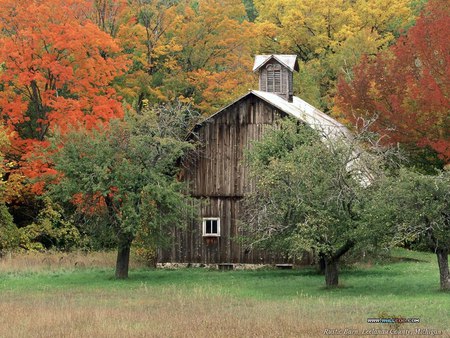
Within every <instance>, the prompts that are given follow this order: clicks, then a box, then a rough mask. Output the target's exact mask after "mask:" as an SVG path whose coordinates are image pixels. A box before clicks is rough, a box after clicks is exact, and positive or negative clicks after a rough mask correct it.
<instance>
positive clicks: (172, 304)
mask: <svg viewBox="0 0 450 338" xmlns="http://www.w3.org/2000/svg"><path fill="white" fill-rule="evenodd" d="M392 261H393V262H391V263H388V264H375V265H371V266H369V265H365V266H356V267H349V268H345V269H343V271H341V273H340V283H341V287H339V288H337V289H325V288H324V287H323V285H324V278H323V276H319V275H317V274H316V273H315V272H314V270H312V269H307V268H305V269H299V270H258V271H213V270H203V269H180V270H145V269H136V270H133V271H131V272H130V278H129V279H128V280H125V281H124V280H115V279H114V278H113V277H112V276H113V273H114V272H113V270H112V269H105V268H95V269H90V268H86V269H65V270H64V269H61V270H56V271H48V272H46V271H38V272H26V271H22V272H1V271H0V294H1V295H2V296H1V297H2V299H3V300H6V301H7V303H9V304H10V305H11V308H10V309H9V311H10V312H14V311H21V309H22V307H21V306H23V307H25V306H27V305H26V303H27V302H28V303H29V302H31V303H32V304H35V306H37V307H38V308H39V307H41V308H42V309H43V311H49V313H50V312H51V315H50V317H49V318H47V319H48V320H49V322H50V323H52V322H53V321H54V323H53V324H52V325H53V327H58V321H63V322H64V320H63V319H58V318H59V317H58V316H60V314H58V313H53V312H52V304H53V305H54V304H56V303H57V302H61V301H62V302H63V303H64V302H65V301H67V302H69V304H70V306H69V308H63V309H62V310H61V311H60V312H61V313H66V312H67V311H68V312H70V311H75V310H76V311H79V312H80V318H81V319H80V321H86V320H88V319H89V318H88V317H86V318H85V317H84V316H83V311H84V310H83V309H86V311H89V312H92V311H94V312H96V311H97V312H98V311H100V312H99V313H101V314H100V315H99V318H103V316H111V313H110V314H109V315H108V314H107V313H108V311H110V310H111V309H114V308H116V309H117V308H122V309H123V311H124V315H125V316H129V319H127V322H126V323H124V324H123V325H125V326H126V330H127V331H126V332H127V333H128V335H131V336H134V335H136V336H139V335H141V333H142V332H147V334H148V335H149V336H152V335H154V336H159V334H158V333H157V332H153V331H152V330H153V329H155V326H156V327H158V325H159V326H161V325H162V326H161V328H160V329H161V330H163V331H164V332H167V333H168V335H169V336H170V335H171V336H190V335H189V334H188V333H189V332H191V331H186V330H185V329H183V327H178V326H177V325H176V323H177V322H183V321H185V322H188V323H189V322H195V321H200V322H201V323H204V324H205V325H206V327H208V325H213V324H214V323H212V322H210V321H209V319H210V318H209V317H210V312H212V311H216V314H215V315H217V316H218V318H219V321H220V320H222V322H223V324H220V325H225V323H227V322H228V320H229V321H230V323H231V322H235V323H240V326H239V327H238V328H236V327H234V328H233V330H234V331H233V330H231V329H230V328H229V327H222V330H221V329H220V325H219V324H218V326H219V329H216V330H215V331H213V332H215V333H216V334H212V335H216V336H226V335H228V334H227V332H229V330H231V331H230V332H231V334H230V335H231V336H242V335H244V336H252V335H253V333H255V336H261V335H262V336H266V335H269V336H270V335H271V331H270V327H267V328H266V325H268V323H270V322H271V321H272V320H275V319H276V318H277V321H276V322H274V323H281V324H279V325H283V328H278V329H277V331H276V332H278V334H275V332H273V333H274V334H273V336H291V335H293V336H302V335H303V334H304V335H305V336H307V335H309V334H318V333H321V332H322V333H323V329H326V328H342V327H345V328H356V329H358V330H362V329H365V328H367V329H373V328H377V329H378V328H382V326H381V324H367V323H366V321H367V318H369V317H379V316H380V315H381V314H385V315H392V316H403V317H415V318H420V320H421V323H420V324H403V325H402V328H404V329H413V330H415V329H416V328H418V327H420V328H428V329H439V330H446V329H447V328H449V327H450V294H449V293H443V292H440V291H439V276H438V270H437V264H436V262H435V257H434V255H432V254H425V253H416V252H410V251H406V250H396V251H394V258H393V259H392ZM21 304H22V305H21ZM1 305H2V304H1V301H0V310H2V313H5V312H3V311H8V307H5V308H4V309H2V308H1ZM56 307H58V306H56ZM71 309H72V310H71ZM65 311H66V312H65ZM127 311H128V312H127ZM165 311H167V316H168V317H169V318H170V317H171V316H172V315H171V313H172V314H173V316H175V317H177V316H178V317H179V321H178V320H177V318H174V321H173V322H172V323H171V324H170V325H169V324H167V325H169V326H167V325H165V324H164V325H163V324H161V321H162V322H164V321H165V320H167V319H162V318H166V315H165ZM136 313H140V314H142V313H144V314H146V315H145V316H144V317H145V318H144V317H142V318H141V317H139V316H137V315H136ZM160 316H162V317H161V318H160ZM235 316H238V317H236V318H235ZM149 317H150V318H153V320H154V321H155V322H153V321H152V320H149ZM51 318H53V320H52V319H51ZM126 318H128V317H126ZM158 318H159V319H158ZM123 320H124V321H125V319H123ZM211 320H212V319H211ZM259 320H261V322H259ZM296 320H298V321H303V322H306V323H307V324H300V323H297V322H296ZM280 321H281V322H280ZM100 322H102V323H103V322H104V319H102V320H100V319H99V320H98V323H97V322H95V323H93V324H92V326H89V325H88V326H87V327H88V328H90V329H89V330H94V331H89V330H87V331H83V329H82V327H80V328H79V330H81V331H76V329H73V330H75V331H73V332H76V334H77V335H80V334H81V335H84V334H85V336H89V335H92V334H99V332H110V334H111V335H113V336H114V335H116V334H117V335H120V334H122V333H123V332H122V333H121V331H120V330H121V328H120V327H116V328H113V327H112V326H109V327H108V329H110V330H113V331H101V330H100V329H99V328H98V327H97V326H98V325H100V324H99V323H100ZM215 322H217V319H216V320H215ZM114 323H115V324H117V323H121V321H120V320H118V321H114ZM114 323H112V324H111V325H113V326H114V325H115V324H114ZM151 323H153V324H151ZM1 324H2V320H1V319H0V336H2V337H3V336H8V332H2V328H1V327H2V325H1ZM3 324H9V327H10V328H11V327H12V324H11V322H6V320H5V322H4V323H3ZM150 324H151V328H152V329H150ZM16 325H19V324H16ZM49 325H50V324H49ZM147 325H149V326H147ZM258 325H259V326H258ZM273 325H278V324H273ZM273 325H272V326H273ZM305 325H306V326H305ZM384 327H388V326H384ZM241 328H242V330H241V331H239V329H241ZM256 328H261V330H262V331H261V332H260V334H258V332H259V331H258V330H257V329H256ZM97 329H98V330H99V331H96V330H97ZM191 329H192V328H191ZM24 330H25V328H24ZM130 330H131V331H130ZM196 330H197V331H196ZM203 330H205V328H204V327H201V328H198V327H197V329H194V331H192V336H209V335H211V334H210V333H211V332H209V331H203ZM227 330H228V331H227ZM236 330H237V331H236ZM248 330H256V331H252V332H253V333H252V334H251V335H250V334H249V335H247V334H246V333H249V332H248ZM280 330H281V331H280ZM314 330H316V331H314ZM23 332H25V334H24V335H19V336H26V332H27V331H26V330H25V331H23ZM130 332H131V334H129V333H130ZM158 332H159V331H158ZM208 332H209V333H208ZM233 332H234V333H235V335H233ZM221 333H222V334H221ZM307 333H308V334H307ZM147 334H144V335H147ZM279 334H280V335H279ZM445 334H450V331H444V335H445ZM12 336H14V335H12ZM161 336H166V335H165V334H162V335H161Z"/></svg>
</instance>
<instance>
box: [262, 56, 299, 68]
mask: <svg viewBox="0 0 450 338" xmlns="http://www.w3.org/2000/svg"><path fill="white" fill-rule="evenodd" d="M272 59H274V60H276V61H278V62H279V63H281V64H282V65H284V66H285V67H287V68H289V69H290V70H291V71H292V72H293V71H294V70H296V71H298V70H299V68H298V62H297V55H285V54H271V55H255V63H254V64H253V71H254V72H256V71H257V70H258V69H259V68H261V67H262V66H264V65H265V64H266V63H267V62H269V61H270V60H272Z"/></svg>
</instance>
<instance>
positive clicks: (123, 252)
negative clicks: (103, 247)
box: [116, 239, 131, 279]
mask: <svg viewBox="0 0 450 338" xmlns="http://www.w3.org/2000/svg"><path fill="white" fill-rule="evenodd" d="M130 248H131V240H128V239H127V240H123V241H119V247H118V250H117V261H116V278H118V279H126V278H128V266H129V264H130Z"/></svg>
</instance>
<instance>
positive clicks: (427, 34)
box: [336, 0, 450, 163]
mask: <svg viewBox="0 0 450 338" xmlns="http://www.w3.org/2000/svg"><path fill="white" fill-rule="evenodd" d="M449 36H450V6H448V2H447V1H445V0H431V1H430V2H429V3H428V5H427V6H426V8H425V9H424V11H423V12H422V13H421V15H420V17H419V18H418V20H417V22H416V24H415V26H413V27H412V28H411V29H410V30H409V31H408V32H407V34H406V35H404V36H402V37H400V38H399V40H398V41H397V43H396V44H395V45H394V46H392V47H391V48H390V49H389V50H387V51H385V52H382V53H380V54H378V55H377V57H376V58H375V59H370V58H368V57H364V58H363V59H362V61H361V63H360V64H359V65H358V66H357V67H355V68H354V74H353V75H354V77H353V80H352V81H351V82H349V83H347V82H346V81H345V80H343V79H341V80H340V81H339V84H338V95H337V96H336V111H337V113H338V114H340V115H343V116H344V117H345V118H346V119H347V120H349V121H351V122H353V123H356V121H357V120H358V118H360V117H364V118H373V117H376V118H377V120H376V121H375V123H374V124H373V127H374V128H375V130H376V131H378V132H380V133H382V134H386V135H388V136H389V139H388V140H389V142H391V143H397V142H399V143H403V144H406V145H415V146H418V147H430V148H431V149H433V150H434V151H435V152H436V153H437V154H438V155H439V157H440V158H441V159H442V160H443V161H444V162H446V163H448V162H449V161H450V137H449V135H450V43H449V39H448V37H449Z"/></svg>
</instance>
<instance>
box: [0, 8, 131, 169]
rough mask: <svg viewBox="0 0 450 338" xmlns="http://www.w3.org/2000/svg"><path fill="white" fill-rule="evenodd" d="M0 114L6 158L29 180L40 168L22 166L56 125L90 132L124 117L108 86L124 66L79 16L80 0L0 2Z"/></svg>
mask: <svg viewBox="0 0 450 338" xmlns="http://www.w3.org/2000/svg"><path fill="white" fill-rule="evenodd" d="M0 6H1V8H2V13H1V20H0V29H1V30H2V34H1V36H0V60H1V71H0V82H1V83H2V87H1V90H0V107H1V110H0V116H1V118H2V120H3V121H4V122H5V124H6V126H7V127H8V128H9V129H10V131H15V133H14V134H13V135H15V137H14V138H13V139H12V140H11V141H12V149H13V154H11V155H12V156H13V157H15V159H16V160H17V161H18V162H21V166H22V168H23V170H24V172H25V173H26V174H27V176H29V177H33V176H36V175H38V174H40V173H41V172H42V171H45V170H46V169H47V166H46V164H45V163H42V162H41V161H39V160H37V159H36V160H34V161H31V162H28V163H27V164H25V163H24V162H23V161H24V160H26V159H28V158H30V157H32V156H34V155H33V153H34V150H35V148H36V147H38V146H45V145H46V143H45V142H46V141H45V140H46V137H47V136H48V134H49V133H51V132H52V131H54V130H55V128H58V129H59V130H60V131H61V132H62V133H65V132H66V131H67V130H68V129H69V127H70V126H72V125H77V124H81V125H85V126H86V127H88V128H92V127H93V126H95V125H97V124H98V123H99V122H104V121H108V120H109V119H111V118H113V117H121V116H122V115H123V111H122V104H121V102H120V100H119V98H118V97H117V95H116V92H115V90H114V89H113V88H112V87H111V83H112V81H113V80H114V79H115V78H116V77H117V76H119V75H120V74H122V73H123V72H124V70H125V68H126V60H125V58H124V57H123V56H121V55H120V53H119V52H120V49H119V47H118V45H117V44H116V43H115V42H114V41H113V39H112V38H111V37H110V36H109V35H107V34H106V33H104V32H102V31H101V30H100V29H99V28H98V27H97V26H96V25H94V24H93V23H92V22H90V21H89V20H87V19H86V18H85V14H84V13H87V12H88V11H89V4H88V3H87V2H86V1H80V0H70V1H65V2H63V3H62V2H61V1H56V0H43V1H16V0H2V1H1V4H0Z"/></svg>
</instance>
